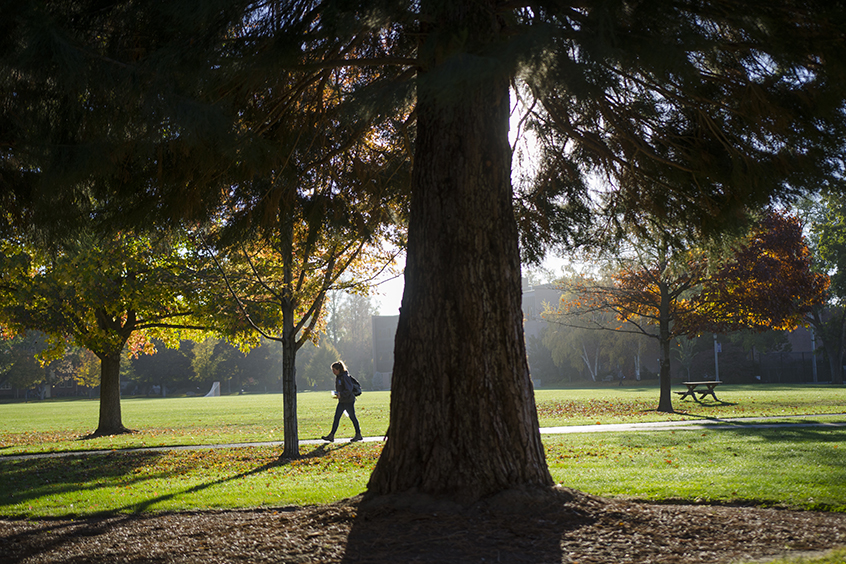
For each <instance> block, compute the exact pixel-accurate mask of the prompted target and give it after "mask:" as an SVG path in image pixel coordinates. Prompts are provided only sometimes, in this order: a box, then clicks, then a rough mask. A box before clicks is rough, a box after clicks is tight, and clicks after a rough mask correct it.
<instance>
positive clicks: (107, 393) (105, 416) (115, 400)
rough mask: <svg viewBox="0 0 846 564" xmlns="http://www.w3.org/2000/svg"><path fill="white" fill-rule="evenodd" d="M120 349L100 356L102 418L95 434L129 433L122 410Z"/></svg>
mask: <svg viewBox="0 0 846 564" xmlns="http://www.w3.org/2000/svg"><path fill="white" fill-rule="evenodd" d="M120 352H121V351H120V350H118V351H117V352H109V353H102V354H98V355H97V356H98V357H99V358H100V418H99V422H98V424H97V430H96V431H94V436H97V437H99V436H104V435H119V434H121V433H129V432H130V431H129V429H127V428H126V427H124V426H123V420H122V417H121V412H120Z"/></svg>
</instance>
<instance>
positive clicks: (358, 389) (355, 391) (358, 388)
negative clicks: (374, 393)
mask: <svg viewBox="0 0 846 564" xmlns="http://www.w3.org/2000/svg"><path fill="white" fill-rule="evenodd" d="M350 380H351V381H352V391H353V395H356V396H360V395H361V384H359V383H358V380H356V379H355V378H353V377H352V376H350Z"/></svg>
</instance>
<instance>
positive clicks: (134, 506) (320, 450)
mask: <svg viewBox="0 0 846 564" xmlns="http://www.w3.org/2000/svg"><path fill="white" fill-rule="evenodd" d="M349 445H350V443H339V444H337V445H336V446H335V448H333V449H329V448H327V446H326V445H319V446H318V447H317V448H315V449H314V450H313V451H311V452H309V453H307V454H305V455H303V456H301V457H300V458H297V459H290V458H282V457H280V458H278V459H276V460H274V461H272V462H268V463H267V464H262V465H261V466H258V467H256V468H253V469H252V470H248V471H246V472H241V473H240V474H235V475H232V476H228V477H226V478H220V479H218V480H213V481H210V482H204V483H202V484H197V485H196V486H192V487H190V488H186V489H184V490H180V491H176V492H171V493H168V494H164V495H160V496H157V497H153V498H150V499H146V500H144V501H141V502H138V503H131V504H128V505H125V506H123V507H121V508H118V509H116V510H114V511H115V512H118V513H125V512H130V513H141V512H144V511H147V510H149V509H150V507H152V506H154V505H156V504H158V503H161V502H163V501H168V500H171V499H175V498H177V497H179V496H183V495H190V494H193V493H197V492H201V491H203V490H207V489H209V488H212V487H215V486H219V485H222V484H226V483H228V482H232V481H235V480H241V479H243V478H247V477H249V476H254V475H256V474H261V473H262V472H267V471H268V470H272V469H274V468H281V467H284V466H288V465H289V464H291V463H292V462H295V461H296V460H308V459H311V458H321V457H324V456H326V455H327V454H329V453H330V452H332V451H338V450H342V449H345V448H347V447H348V446H349Z"/></svg>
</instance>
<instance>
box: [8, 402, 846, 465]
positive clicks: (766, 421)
mask: <svg viewBox="0 0 846 564" xmlns="http://www.w3.org/2000/svg"><path fill="white" fill-rule="evenodd" d="M843 416H846V414H844V413H831V414H826V415H791V416H784V417H741V418H732V419H700V420H684V421H653V422H649V423H612V424H601V423H597V424H595V425H567V426H563V427H541V429H540V432H541V434H542V435H566V434H572V433H619V432H641V431H671V430H683V429H712V430H715V429H716V430H720V429H775V428H779V429H796V428H805V427H822V428H839V427H846V422H835V423H827V422H825V421H805V422H802V423H778V421H780V420H785V419H788V420H793V419H820V418H826V417H843ZM383 440H385V437H364V441H363V442H378V441H383ZM348 442H350V440H349V439H345V438H338V439H335V442H334V443H327V442H326V441H323V440H321V439H306V440H301V441H300V444H301V445H319V444H326V445H329V444H344V443H348ZM268 446H270V447H275V446H279V447H281V446H282V441H267V442H259V443H225V444H211V445H174V446H158V447H138V448H126V449H111V450H73V451H64V452H43V453H35V454H12V455H0V461H3V460H37V459H39V458H60V457H68V456H88V455H92V454H100V455H103V454H113V453H121V454H123V453H136V452H166V451H173V450H205V449H213V448H248V447H268Z"/></svg>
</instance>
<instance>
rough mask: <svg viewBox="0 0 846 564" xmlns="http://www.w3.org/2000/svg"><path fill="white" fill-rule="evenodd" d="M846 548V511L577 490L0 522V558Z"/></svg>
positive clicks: (688, 557) (416, 556)
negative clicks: (638, 498) (662, 500)
mask: <svg viewBox="0 0 846 564" xmlns="http://www.w3.org/2000/svg"><path fill="white" fill-rule="evenodd" d="M838 546H846V514H842V513H823V512H812V511H788V510H781V509H761V508H753V507H723V506H708V505H656V504H648V503H641V502H634V501H624V500H608V499H603V498H598V497H593V496H588V495H585V494H582V493H579V492H576V491H573V490H567V489H563V488H558V489H556V490H555V491H554V492H550V491H549V490H544V491H511V492H505V493H503V494H500V495H499V496H496V497H495V498H493V499H490V500H486V501H485V502H481V503H478V504H476V505H474V506H472V507H461V506H458V505H455V504H452V503H449V502H444V501H437V500H433V499H431V498H428V497H425V496H415V495H404V496H397V497H392V498H377V499H374V500H368V501H364V500H363V499H362V498H361V496H359V497H355V498H351V499H347V500H343V501H340V502H338V503H333V504H329V505H320V506H311V507H291V508H276V509H252V510H236V511H198V512H180V513H155V514H138V515H120V516H111V517H100V518H82V519H66V518H65V519H41V520H37V521H26V520H12V519H0V562H2V563H4V564H5V563H26V564H35V563H53V562H62V563H82V562H85V563H107V562H108V563H115V562H122V563H141V562H145V563H146V562H156V563H159V562H160V563H183V562H203V563H216V562H221V563H223V562H226V563H239V562H250V563H263V562H268V563H269V562H274V563H279V562H285V563H288V562H303V563H305V562H308V563H312V562H342V563H353V562H356V563H358V562H362V563H377V562H378V563H381V562H391V563H394V562H438V563H453V562H454V563H462V564H463V563H468V562H507V563H515V564H521V563H530V562H531V563H546V562H549V563H552V562H555V563H576V562H578V563H580V564H585V563H598V562H602V563H608V562H615V563H617V562H620V563H629V562H630V563H638V564H644V563H670V562H672V563H684V564H688V563H690V564H692V563H708V564H716V563H732V562H738V561H750V560H754V559H764V558H769V557H774V556H783V555H789V554H796V553H798V552H805V551H821V550H826V549H830V548H833V547H838Z"/></svg>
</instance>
